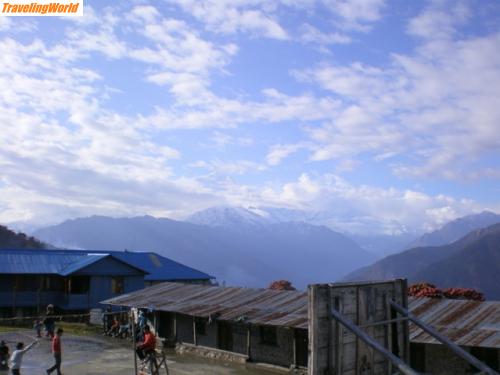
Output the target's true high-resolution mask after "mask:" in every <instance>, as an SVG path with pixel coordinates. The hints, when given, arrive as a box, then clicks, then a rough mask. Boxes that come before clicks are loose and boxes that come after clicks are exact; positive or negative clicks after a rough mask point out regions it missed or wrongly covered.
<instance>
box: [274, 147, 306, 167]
mask: <svg viewBox="0 0 500 375" xmlns="http://www.w3.org/2000/svg"><path fill="white" fill-rule="evenodd" d="M303 147H304V145H301V144H289V145H281V144H278V145H273V146H272V147H271V149H270V150H269V152H268V154H267V156H266V160H267V164H269V165H272V166H276V165H279V164H281V162H282V161H283V160H284V159H285V158H287V157H288V156H290V155H291V154H293V153H295V152H297V151H298V150H300V149H301V148H303Z"/></svg>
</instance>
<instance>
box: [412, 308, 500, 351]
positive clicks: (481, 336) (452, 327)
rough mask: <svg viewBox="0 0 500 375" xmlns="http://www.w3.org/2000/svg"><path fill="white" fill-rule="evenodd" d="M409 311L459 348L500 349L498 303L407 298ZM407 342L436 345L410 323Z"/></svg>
mask: <svg viewBox="0 0 500 375" xmlns="http://www.w3.org/2000/svg"><path fill="white" fill-rule="evenodd" d="M408 307H409V309H410V311H411V312H412V313H413V314H415V315H416V316H417V317H418V318H419V319H421V320H423V321H424V322H425V323H427V324H430V325H431V326H433V327H434V328H436V329H437V330H438V331H439V332H440V333H442V334H443V335H445V336H447V337H449V338H450V339H451V340H453V341H454V342H455V343H457V344H458V345H462V346H479V347H485V348H500V302H498V301H486V302H479V301H465V300H452V299H439V298H410V299H409V306H408ZM410 340H411V341H412V342H417V343H423V344H438V343H439V342H438V341H437V340H435V339H434V338H432V337H431V336H429V335H428V334H427V333H425V332H424V331H423V330H422V329H420V328H418V327H417V326H415V325H413V324H410Z"/></svg>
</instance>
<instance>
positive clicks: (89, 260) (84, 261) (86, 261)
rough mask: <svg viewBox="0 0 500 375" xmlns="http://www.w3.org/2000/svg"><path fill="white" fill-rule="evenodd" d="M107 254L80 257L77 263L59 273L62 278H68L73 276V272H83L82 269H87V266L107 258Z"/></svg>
mask: <svg viewBox="0 0 500 375" xmlns="http://www.w3.org/2000/svg"><path fill="white" fill-rule="evenodd" d="M107 256H109V255H107V254H87V255H86V256H82V257H80V259H78V260H77V261H76V262H74V263H72V264H70V265H69V266H68V267H66V268H64V269H62V270H60V271H59V274H60V275H61V276H68V275H71V274H72V273H73V272H76V271H78V270H81V269H82V268H85V267H87V266H90V265H91V264H94V263H95V262H97V261H99V260H101V259H103V258H106V257H107Z"/></svg>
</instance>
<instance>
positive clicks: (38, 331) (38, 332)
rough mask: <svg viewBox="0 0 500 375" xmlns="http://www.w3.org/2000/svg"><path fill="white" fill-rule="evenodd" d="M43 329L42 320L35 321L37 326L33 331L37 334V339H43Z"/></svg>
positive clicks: (34, 325)
mask: <svg viewBox="0 0 500 375" xmlns="http://www.w3.org/2000/svg"><path fill="white" fill-rule="evenodd" d="M42 327H43V324H42V322H41V320H40V319H37V320H35V324H33V329H34V330H35V332H36V337H38V338H40V337H42Z"/></svg>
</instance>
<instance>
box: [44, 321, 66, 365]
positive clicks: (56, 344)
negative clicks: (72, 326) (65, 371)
mask: <svg viewBox="0 0 500 375" xmlns="http://www.w3.org/2000/svg"><path fill="white" fill-rule="evenodd" d="M62 334H63V329H62V328H59V329H58V330H57V332H56V335H55V336H54V337H53V338H52V354H53V355H54V361H55V363H54V366H52V367H51V368H49V369H47V374H51V373H52V371H54V370H55V371H57V375H61V361H62V357H61V353H62V351H61V336H62Z"/></svg>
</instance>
